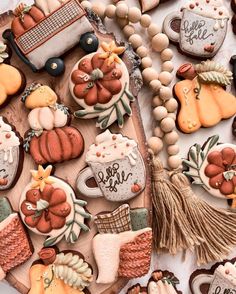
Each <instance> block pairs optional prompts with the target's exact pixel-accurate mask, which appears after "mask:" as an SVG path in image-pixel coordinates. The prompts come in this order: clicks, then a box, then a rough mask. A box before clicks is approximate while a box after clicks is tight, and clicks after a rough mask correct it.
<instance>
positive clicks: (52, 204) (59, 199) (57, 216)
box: [21, 185, 71, 233]
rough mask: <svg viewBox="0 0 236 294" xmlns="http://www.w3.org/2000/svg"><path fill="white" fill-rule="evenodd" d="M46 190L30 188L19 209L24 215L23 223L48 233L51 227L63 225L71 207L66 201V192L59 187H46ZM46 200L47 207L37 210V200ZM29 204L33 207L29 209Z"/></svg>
mask: <svg viewBox="0 0 236 294" xmlns="http://www.w3.org/2000/svg"><path fill="white" fill-rule="evenodd" d="M48 186H51V185H47V186H46V187H45V188H44V189H46V192H40V191H39V190H37V189H31V190H29V191H27V193H26V199H25V200H24V201H23V202H22V204H21V211H22V213H23V214H24V215H25V219H24V221H25V223H26V224H27V225H28V226H29V227H32V228H36V229H37V230H38V231H39V232H41V233H49V232H51V231H52V230H53V229H60V228H62V227H63V226H64V225H65V221H66V217H67V216H68V215H69V214H70V211H71V207H70V204H69V203H68V202H67V201H66V200H67V197H66V193H65V192H64V190H62V189H60V188H56V189H55V188H53V187H52V186H51V187H48ZM41 199H42V200H44V201H47V202H48V207H46V208H45V209H42V210H41V211H37V210H36V207H37V202H38V201H40V200H41ZM29 205H31V206H32V207H33V208H34V209H29Z"/></svg>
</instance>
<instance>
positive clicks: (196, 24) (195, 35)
mask: <svg viewBox="0 0 236 294" xmlns="http://www.w3.org/2000/svg"><path fill="white" fill-rule="evenodd" d="M205 24H206V23H205V21H204V20H201V21H199V20H196V21H193V22H191V23H190V22H189V21H188V20H185V21H184V22H183V25H182V27H181V30H182V31H184V36H185V38H186V42H188V43H189V44H190V45H193V44H194V40H206V39H208V38H209V37H211V36H213V33H209V32H208V30H207V28H206V27H205Z"/></svg>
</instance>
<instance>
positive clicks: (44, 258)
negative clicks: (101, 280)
mask: <svg viewBox="0 0 236 294" xmlns="http://www.w3.org/2000/svg"><path fill="white" fill-rule="evenodd" d="M38 255H39V257H40V260H37V261H36V262H34V263H33V264H32V266H31V268H30V271H29V277H30V284H31V288H30V291H29V293H28V294H47V293H57V294H69V293H70V294H89V293H90V292H89V291H88V290H87V287H89V285H90V284H91V282H92V280H93V270H92V267H91V266H90V265H89V264H88V263H87V262H86V261H85V259H84V257H83V255H82V254H80V253H79V252H77V251H69V250H68V251H61V252H58V250H57V249H56V248H43V249H41V250H40V252H39V253H38Z"/></svg>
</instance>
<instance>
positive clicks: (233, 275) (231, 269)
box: [215, 262, 236, 286]
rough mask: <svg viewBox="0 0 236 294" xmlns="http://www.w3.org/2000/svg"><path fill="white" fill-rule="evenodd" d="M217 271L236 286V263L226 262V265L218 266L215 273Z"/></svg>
mask: <svg viewBox="0 0 236 294" xmlns="http://www.w3.org/2000/svg"><path fill="white" fill-rule="evenodd" d="M217 273H218V274H220V275H221V276H222V277H224V278H225V279H226V280H228V281H229V282H231V283H232V284H233V285H234V286H236V264H232V263H231V262H226V264H225V265H220V266H218V268H217V269H216V270H215V274H217Z"/></svg>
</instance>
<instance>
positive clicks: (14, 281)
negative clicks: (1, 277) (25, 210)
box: [0, 15, 151, 294]
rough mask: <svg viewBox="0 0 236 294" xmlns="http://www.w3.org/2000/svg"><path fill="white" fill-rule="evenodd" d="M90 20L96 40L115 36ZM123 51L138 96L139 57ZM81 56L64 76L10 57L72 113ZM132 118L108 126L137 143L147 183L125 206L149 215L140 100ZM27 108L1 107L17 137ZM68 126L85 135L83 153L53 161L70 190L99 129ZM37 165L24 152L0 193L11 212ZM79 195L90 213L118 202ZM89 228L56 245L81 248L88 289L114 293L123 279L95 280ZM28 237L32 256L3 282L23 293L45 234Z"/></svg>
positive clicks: (82, 123)
mask: <svg viewBox="0 0 236 294" xmlns="http://www.w3.org/2000/svg"><path fill="white" fill-rule="evenodd" d="M90 17H91V19H93V20H94V26H95V27H96V28H95V30H96V34H97V35H98V37H99V39H100V41H109V40H111V39H112V38H113V35H111V34H108V33H106V32H105V30H104V27H103V26H102V24H101V23H99V21H98V19H96V17H95V16H94V15H90ZM10 20H11V16H8V15H4V16H2V17H0V27H1V28H0V33H1V34H2V32H3V31H4V30H5V29H6V28H9V26H10ZM130 50H131V48H129V50H127V54H124V57H123V60H124V62H125V63H126V64H127V67H128V69H129V72H130V77H131V82H130V90H131V91H132V92H133V93H134V94H135V95H137V94H138V91H139V88H140V87H141V85H142V81H141V75H140V72H139V70H138V69H137V65H138V60H137V57H135V56H134V54H133V52H131V51H130ZM83 55H84V52H83V51H82V50H81V49H79V48H78V47H76V48H74V49H73V50H71V51H70V52H68V53H67V54H66V56H64V61H65V65H66V70H65V73H64V75H62V76H61V77H57V78H54V77H51V76H49V75H48V74H47V73H46V71H42V72H40V73H33V72H32V71H31V70H30V68H28V67H27V66H26V65H25V64H24V63H23V62H22V61H21V60H20V59H19V58H18V57H17V56H16V55H15V53H14V52H13V55H12V58H11V64H12V65H14V66H16V67H18V68H20V69H21V70H22V71H23V72H24V74H25V75H26V80H27V85H30V84H31V83H32V82H39V83H42V84H47V85H49V86H50V87H52V88H53V89H54V90H55V92H56V93H57V94H58V96H59V97H60V102H62V103H64V104H65V105H67V106H68V107H69V108H70V109H71V110H72V112H74V111H75V110H77V109H78V105H77V104H76V103H75V102H74V101H73V99H72V97H71V95H70V93H69V88H68V78H69V75H70V72H71V69H72V68H73V66H74V64H75V63H76V62H77V61H78V60H79V59H80V58H81V57H82V56H83ZM132 111H133V115H132V117H129V118H128V117H126V118H125V124H124V127H123V128H122V129H119V128H118V127H117V125H116V124H114V125H113V126H111V127H110V130H111V131H113V132H121V133H122V134H123V135H125V136H128V137H130V138H132V139H134V140H136V141H137V142H138V143H139V149H140V151H141V153H142V155H143V158H144V161H145V165H146V168H147V184H146V188H145V190H144V191H143V192H142V193H141V194H140V195H139V196H137V197H136V198H134V199H132V200H131V201H130V202H129V204H130V206H131V207H132V208H136V207H146V208H148V209H149V211H150V215H151V188H150V186H151V185H150V169H149V160H148V153H147V148H146V145H145V142H146V140H145V134H144V130H143V126H142V122H141V118H140V113H139V106H138V102H137V100H136V102H134V103H133V104H132ZM28 113H29V110H27V109H26V108H25V106H24V104H23V103H22V102H21V100H20V96H19V97H14V98H13V99H12V100H11V101H10V103H9V104H8V105H7V106H6V107H5V108H3V109H1V110H0V115H2V116H5V117H6V118H7V119H8V120H9V122H10V123H12V124H14V125H15V126H16V128H17V131H18V132H20V134H21V136H23V135H24V133H25V132H26V130H28V128H29V125H28V121H27V115H28ZM71 125H72V126H75V127H77V128H78V129H79V130H80V132H81V133H82V135H83V136H84V139H85V150H84V153H83V155H82V156H81V157H80V158H79V159H74V160H70V161H67V162H65V163H61V164H56V165H55V175H56V176H58V177H61V178H63V179H64V180H65V181H67V182H68V183H69V184H70V185H71V186H72V187H73V188H75V181H76V178H77V175H78V172H79V171H80V170H81V169H83V168H84V167H85V166H86V163H85V155H86V151H87V150H88V148H89V146H90V145H91V144H92V143H93V142H94V139H95V137H96V135H97V134H98V133H99V132H101V130H99V129H97V128H96V126H95V120H93V119H91V120H82V119H75V118H73V120H72V123H71ZM36 168H37V167H36V165H35V163H34V162H33V160H32V158H31V156H30V155H29V154H25V158H24V165H23V171H22V174H21V176H20V178H19V180H18V182H17V184H16V185H15V187H14V188H13V189H11V190H9V191H5V192H0V196H7V197H8V198H9V199H10V201H11V204H12V206H13V208H14V210H16V211H18V203H19V198H20V195H21V191H22V189H23V188H24V187H25V186H26V184H27V183H29V181H30V179H31V176H30V170H31V169H36ZM77 197H78V198H81V199H84V200H86V201H87V202H88V205H87V209H88V210H89V212H90V213H91V214H93V215H95V214H97V213H99V212H100V211H109V210H113V209H115V208H116V207H117V206H118V204H117V203H112V202H108V201H107V200H105V199H103V198H99V199H88V198H86V197H83V196H81V195H79V194H78V193H77ZM89 226H90V228H91V230H90V232H89V233H84V232H82V233H81V235H80V237H79V240H78V242H76V244H74V245H68V243H66V242H64V241H61V242H60V243H59V244H58V247H59V248H60V249H61V250H70V249H71V250H77V251H79V252H81V253H82V254H83V255H84V257H85V259H86V261H87V262H89V263H90V264H91V265H92V266H93V270H94V282H93V283H92V285H91V286H90V288H89V290H90V292H91V293H92V294H100V293H102V294H112V293H114V294H115V293H118V292H119V290H120V289H122V287H124V285H125V284H126V283H127V280H126V279H119V280H117V281H116V283H114V284H107V285H105V284H96V282H95V280H96V276H97V268H96V264H95V261H94V259H93V254H92V248H91V240H92V238H93V236H94V235H95V234H96V228H95V226H94V223H93V222H92V221H91V222H90V223H89ZM30 237H31V239H32V242H33V246H34V250H35V251H34V255H33V256H32V258H31V259H30V260H28V261H27V262H26V263H25V264H23V265H22V266H19V267H18V268H16V269H15V270H13V271H12V272H11V273H10V274H8V276H7V280H8V281H9V282H10V284H11V285H13V286H14V287H15V288H16V289H18V291H20V292H21V293H24V294H25V293H27V292H28V289H29V287H30V284H29V278H28V271H29V268H30V266H31V264H32V263H33V261H34V260H36V259H38V255H37V252H39V250H40V249H41V248H42V245H43V240H44V237H42V236H38V235H35V234H34V233H31V232H30Z"/></svg>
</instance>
